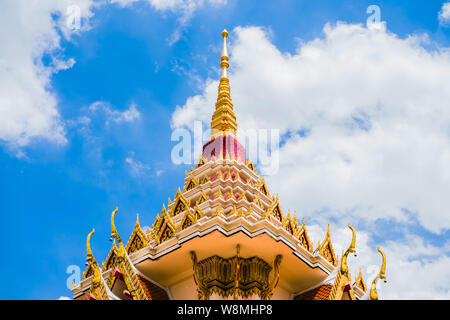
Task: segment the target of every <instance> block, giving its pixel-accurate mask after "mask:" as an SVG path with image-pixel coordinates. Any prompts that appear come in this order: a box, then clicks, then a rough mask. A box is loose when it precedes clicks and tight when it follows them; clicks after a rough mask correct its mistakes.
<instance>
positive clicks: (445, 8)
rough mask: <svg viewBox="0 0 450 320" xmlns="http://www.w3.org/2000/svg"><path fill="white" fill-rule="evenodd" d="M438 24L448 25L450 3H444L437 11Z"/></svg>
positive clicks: (449, 20) (449, 21)
mask: <svg viewBox="0 0 450 320" xmlns="http://www.w3.org/2000/svg"><path fill="white" fill-rule="evenodd" d="M439 22H440V23H441V25H447V24H448V23H450V2H446V3H444V4H443V5H442V9H441V11H439Z"/></svg>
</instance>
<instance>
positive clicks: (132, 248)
mask: <svg viewBox="0 0 450 320" xmlns="http://www.w3.org/2000/svg"><path fill="white" fill-rule="evenodd" d="M148 243H149V239H148V237H147V235H146V234H145V232H144V231H143V230H142V228H141V226H140V224H139V214H138V215H137V217H136V224H135V225H134V229H133V232H132V233H131V236H130V238H129V239H128V243H127V245H126V247H125V250H127V252H128V254H132V253H134V252H136V251H139V250H141V249H142V248H145V247H146V246H148Z"/></svg>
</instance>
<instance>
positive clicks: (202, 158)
mask: <svg viewBox="0 0 450 320" xmlns="http://www.w3.org/2000/svg"><path fill="white" fill-rule="evenodd" d="M206 162H207V160H206V158H205V157H203V155H202V154H201V155H200V158H199V159H198V162H197V164H196V166H195V168H196V169H197V168H200V167H201V166H202V165H204V164H205V163H206Z"/></svg>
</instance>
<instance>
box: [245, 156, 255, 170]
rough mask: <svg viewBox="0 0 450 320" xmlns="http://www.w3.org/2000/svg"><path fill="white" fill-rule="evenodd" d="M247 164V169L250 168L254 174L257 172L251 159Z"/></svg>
mask: <svg viewBox="0 0 450 320" xmlns="http://www.w3.org/2000/svg"><path fill="white" fill-rule="evenodd" d="M246 164H247V167H249V169H250V170H252V171H253V172H255V166H254V165H253V162H252V160H251V159H250V160H248V161H247V163H246Z"/></svg>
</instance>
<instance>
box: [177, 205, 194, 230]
mask: <svg viewBox="0 0 450 320" xmlns="http://www.w3.org/2000/svg"><path fill="white" fill-rule="evenodd" d="M197 208H198V207H197ZM196 223H197V217H196V215H195V212H194V213H193V212H191V211H190V210H187V211H186V212H185V213H184V217H183V219H181V222H180V224H179V225H178V227H177V232H179V231H181V230H184V229H186V228H189V227H190V226H192V225H194V224H196Z"/></svg>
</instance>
